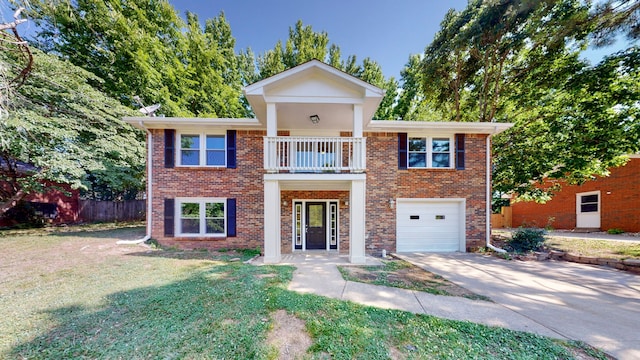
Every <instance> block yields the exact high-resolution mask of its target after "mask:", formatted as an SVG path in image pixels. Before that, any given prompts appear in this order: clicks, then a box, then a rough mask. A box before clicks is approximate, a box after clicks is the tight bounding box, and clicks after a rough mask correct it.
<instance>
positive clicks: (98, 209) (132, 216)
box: [79, 200, 147, 222]
mask: <svg viewBox="0 0 640 360" xmlns="http://www.w3.org/2000/svg"><path fill="white" fill-rule="evenodd" d="M79 207H80V211H79V213H80V214H79V215H80V216H79V217H80V219H81V220H82V221H86V222H94V221H135V220H144V219H145V216H146V209H147V208H146V201H145V200H126V201H97V200H80V201H79Z"/></svg>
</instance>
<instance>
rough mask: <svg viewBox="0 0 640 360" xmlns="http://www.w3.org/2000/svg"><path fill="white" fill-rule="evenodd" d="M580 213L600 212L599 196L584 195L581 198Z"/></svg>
mask: <svg viewBox="0 0 640 360" xmlns="http://www.w3.org/2000/svg"><path fill="white" fill-rule="evenodd" d="M580 212H581V213H590V212H598V194H593V195H583V196H581V197H580Z"/></svg>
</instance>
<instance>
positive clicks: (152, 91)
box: [28, 0, 246, 117]
mask: <svg viewBox="0 0 640 360" xmlns="http://www.w3.org/2000/svg"><path fill="white" fill-rule="evenodd" d="M28 3H29V9H30V12H29V14H30V15H31V16H32V17H33V18H34V19H35V20H36V22H37V23H38V25H39V26H40V28H41V29H42V30H41V31H40V33H39V34H38V35H37V40H38V43H39V44H40V46H41V47H42V48H43V49H44V50H45V51H47V52H53V53H56V54H59V55H60V56H62V57H63V58H65V59H68V60H69V61H71V62H72V63H73V64H75V65H77V66H80V67H82V68H84V69H86V70H88V71H90V72H92V73H93V74H95V75H96V76H98V77H99V78H101V79H103V80H104V82H102V83H100V84H96V85H97V86H98V85H99V86H100V87H101V89H102V90H104V91H105V92H106V93H107V94H109V95H111V96H113V97H115V98H117V99H119V100H120V101H121V102H122V103H123V104H125V105H128V106H131V105H133V104H135V101H134V100H133V99H134V96H136V95H137V96H140V97H141V98H142V100H143V102H144V103H145V104H151V103H160V104H162V110H161V111H162V113H164V114H166V115H170V116H212V117H237V116H244V115H245V113H246V111H245V109H244V107H243V106H242V105H241V102H240V97H241V92H240V77H239V75H237V63H236V60H235V54H233V46H234V45H235V44H234V42H235V40H234V39H233V37H232V36H231V31H230V27H229V25H228V23H227V22H226V19H225V18H224V14H220V16H219V17H217V18H215V19H211V20H208V21H207V22H206V24H205V27H204V29H203V28H202V27H201V25H200V23H199V22H198V18H197V16H196V15H194V14H191V13H188V14H187V15H186V21H185V20H183V19H182V18H181V17H180V16H179V14H178V13H177V12H176V10H175V9H174V8H173V7H172V6H171V5H170V4H169V3H168V2H167V1H166V0H154V1H147V0H132V1H125V0H109V1H102V0H78V1H72V0H53V1H51V0H40V1H29V2H28Z"/></svg>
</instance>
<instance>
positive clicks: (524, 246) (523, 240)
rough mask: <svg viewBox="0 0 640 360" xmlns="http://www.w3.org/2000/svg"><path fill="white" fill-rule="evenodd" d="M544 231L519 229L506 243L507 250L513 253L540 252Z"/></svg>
mask: <svg viewBox="0 0 640 360" xmlns="http://www.w3.org/2000/svg"><path fill="white" fill-rule="evenodd" d="M545 233H546V232H545V231H544V230H543V229H537V228H520V229H518V230H516V232H514V233H513V236H512V237H511V240H508V241H507V246H508V247H509V248H510V249H509V250H512V251H515V252H529V251H536V250H540V248H541V247H542V244H543V243H544V235H545Z"/></svg>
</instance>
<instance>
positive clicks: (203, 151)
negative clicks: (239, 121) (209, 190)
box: [176, 131, 228, 168]
mask: <svg viewBox="0 0 640 360" xmlns="http://www.w3.org/2000/svg"><path fill="white" fill-rule="evenodd" d="M176 133H177V136H176V166H180V167H209V168H226V167H227V147H228V146H227V134H226V133H219V132H218V133H216V132H200V131H184V132H176ZM182 135H198V137H199V140H200V147H199V148H198V151H199V152H200V159H199V163H198V165H182ZM207 135H216V136H223V137H224V148H223V150H224V164H222V165H206V163H207ZM186 150H188V149H186Z"/></svg>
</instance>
